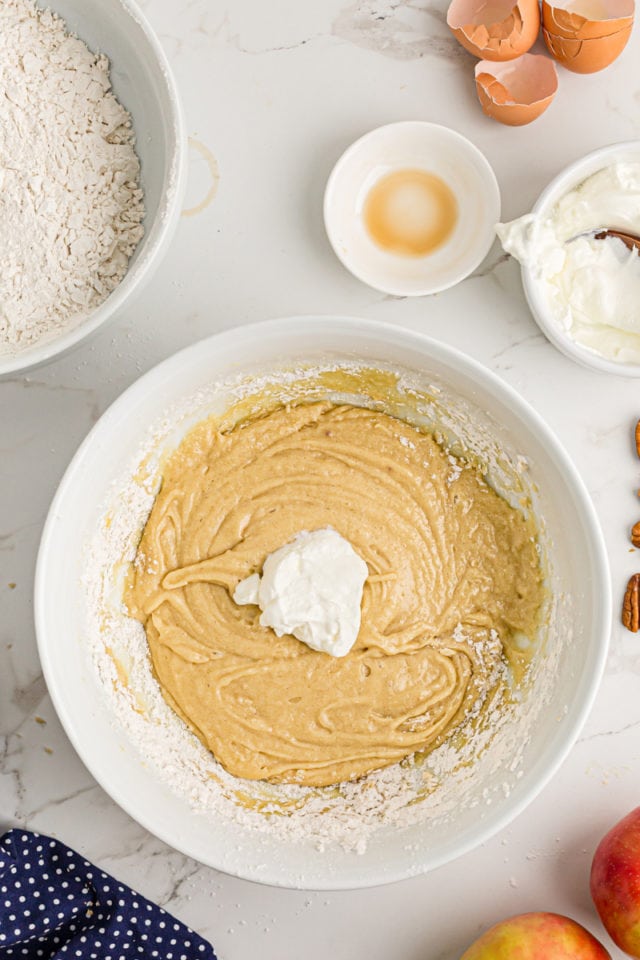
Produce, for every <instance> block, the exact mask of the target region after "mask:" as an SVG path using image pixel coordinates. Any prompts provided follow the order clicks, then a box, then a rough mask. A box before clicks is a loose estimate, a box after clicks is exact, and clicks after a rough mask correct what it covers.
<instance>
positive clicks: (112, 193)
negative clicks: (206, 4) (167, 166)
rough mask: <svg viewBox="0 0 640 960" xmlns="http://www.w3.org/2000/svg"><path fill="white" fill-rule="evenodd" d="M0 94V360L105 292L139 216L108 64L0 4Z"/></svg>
mask: <svg viewBox="0 0 640 960" xmlns="http://www.w3.org/2000/svg"><path fill="white" fill-rule="evenodd" d="M0 90H1V91H2V92H1V94H0V353H15V352H17V351H19V350H20V349H23V348H24V347H27V346H30V345H32V344H33V343H35V342H36V341H38V340H42V339H49V338H51V337H52V336H54V335H56V334H59V333H61V332H63V331H64V330H67V329H70V328H72V327H74V326H77V324H79V323H80V322H81V321H82V320H83V319H85V318H86V317H87V316H88V315H89V314H90V313H91V312H92V311H93V310H94V309H95V308H96V307H98V306H99V305H100V304H101V303H102V301H103V300H105V299H106V297H107V296H108V295H109V293H110V292H111V291H112V290H114V289H115V287H116V286H117V285H118V284H119V283H120V281H121V280H122V279H123V277H124V276H125V274H126V272H127V267H128V263H129V259H130V257H131V256H132V254H133V252H134V250H135V249H136V246H137V245H138V243H139V241H140V240H141V238H142V236H143V227H142V219H143V216H144V206H143V195H142V190H141V189H140V185H139V175H140V164H139V161H138V157H137V155H136V152H135V149H134V135H133V129H132V126H131V117H130V115H129V114H128V112H127V111H126V110H125V109H124V107H122V106H121V104H120V103H119V102H118V101H117V100H116V98H115V96H114V95H113V93H112V92H111V82H110V77H109V61H108V59H107V57H106V56H104V54H94V53H92V52H91V51H90V50H89V49H88V47H87V46H86V44H85V43H83V41H82V40H80V39H78V38H77V37H74V36H71V35H69V33H68V32H67V30H66V26H65V23H64V21H63V20H61V19H60V18H59V17H57V16H56V15H55V14H54V13H52V11H50V10H47V9H43V8H42V7H39V6H36V4H35V2H34V0H2V3H1V4H0Z"/></svg>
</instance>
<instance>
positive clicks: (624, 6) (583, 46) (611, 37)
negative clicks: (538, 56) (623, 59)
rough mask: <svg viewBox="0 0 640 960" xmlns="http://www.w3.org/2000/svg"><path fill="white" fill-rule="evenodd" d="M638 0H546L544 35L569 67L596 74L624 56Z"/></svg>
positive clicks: (547, 42) (574, 70)
mask: <svg viewBox="0 0 640 960" xmlns="http://www.w3.org/2000/svg"><path fill="white" fill-rule="evenodd" d="M633 17H634V0H564V2H563V0H560V2H558V3H553V4H552V3H550V2H548V0H543V4H542V25H543V30H542V33H543V36H544V40H545V43H546V44H547V47H548V48H549V51H550V53H551V54H552V56H554V57H555V59H556V60H557V61H558V62H559V63H561V64H562V65H563V66H564V67H566V68H567V70H572V71H573V72H574V73H595V72H596V71H598V70H603V69H604V68H605V67H608V66H609V64H610V63H613V61H614V60H615V59H616V58H617V57H618V56H620V54H621V53H622V51H623V50H624V48H625V46H626V44H627V41H628V39H629V37H630V36H631V29H632V27H633Z"/></svg>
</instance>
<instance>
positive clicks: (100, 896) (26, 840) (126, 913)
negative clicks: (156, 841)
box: [0, 830, 216, 960]
mask: <svg viewBox="0 0 640 960" xmlns="http://www.w3.org/2000/svg"><path fill="white" fill-rule="evenodd" d="M5 957H15V958H18V960H24V958H27V960H31V958H33V960H36V958H40V957H42V958H47V960H51V958H53V957H55V958H56V960H58V958H60V960H63V958H64V960H147V958H153V960H156V958H157V960H216V955H215V953H214V952H213V948H212V947H211V945H210V944H209V943H207V942H206V940H203V939H202V937H199V936H198V934H197V933H194V932H193V931H192V930H190V929H189V928H188V927H185V925H184V924H183V923H178V921H177V920H175V918H174V917H172V916H170V914H168V913H166V912H165V911H164V910H163V909H162V907H158V906H156V904H154V903H150V902H149V901H148V900H145V898H144V897H141V896H140V894H138V893H135V891H133V890H131V889H130V888H129V887H126V886H125V885H124V884H122V883H118V881H117V880H114V878H113V877H110V876H109V874H108V873H104V872H103V871H102V870H98V868H97V867H94V866H93V865H92V864H91V863H89V861H88V860H85V859H84V858H83V857H81V856H80V855H79V854H78V853H76V852H75V851H74V850H70V849H69V847H66V846H65V845H64V844H63V843H60V841H58V840H52V839H51V838H50V837H45V836H42V835H40V834H37V833H30V832H29V831H25V830H9V831H8V832H7V833H5V834H4V836H3V837H2V838H1V839H0V958H2V960H4V958H5Z"/></svg>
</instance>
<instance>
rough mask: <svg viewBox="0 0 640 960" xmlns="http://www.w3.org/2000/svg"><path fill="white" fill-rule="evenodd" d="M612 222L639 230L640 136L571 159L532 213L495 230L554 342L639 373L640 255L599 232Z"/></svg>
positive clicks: (623, 371)
mask: <svg viewBox="0 0 640 960" xmlns="http://www.w3.org/2000/svg"><path fill="white" fill-rule="evenodd" d="M607 228H609V229H618V230H621V231H623V232H625V233H630V234H640V140H634V141H629V142H625V143H616V144H611V145H609V146H607V147H603V148H601V149H599V150H595V151H594V152H593V153H589V154H587V155H586V156H585V157H582V158H581V159H580V160H577V161H576V162H575V163H572V164H570V165H569V166H568V167H566V168H565V169H564V170H563V171H562V172H561V173H560V174H559V175H558V176H557V177H556V178H555V179H554V180H552V181H551V183H550V184H549V185H548V187H547V188H546V189H545V190H543V192H542V193H541V195H540V197H539V198H538V200H537V202H536V204H535V205H534V207H533V209H532V211H531V213H529V214H526V215H525V216H523V217H520V218H518V219H517V220H514V221H512V222H511V223H507V224H500V225H499V226H498V227H497V232H498V235H499V237H500V240H501V242H502V245H503V247H504V248H505V250H506V251H507V252H508V253H510V254H512V255H513V256H514V257H515V258H516V259H517V260H519V262H520V263H521V265H522V283H523V287H524V292H525V296H526V298H527V302H528V304H529V307H530V309H531V312H532V313H533V316H534V318H535V320H536V322H537V323H538V325H539V327H540V329H541V330H542V332H543V333H544V334H545V336H546V337H547V338H548V339H549V340H550V341H551V343H553V344H554V346H556V347H558V349H559V350H561V351H562V352H563V353H564V354H565V355H566V356H568V357H570V358H571V359H572V360H575V361H576V362H578V363H581V364H582V365H583V366H586V367H590V368H591V369H595V370H600V371H602V372H604V373H613V374H616V375H618V376H626V377H640V256H638V254H637V253H636V252H633V251H630V250H628V249H627V248H626V247H625V245H624V244H623V243H622V241H621V240H617V239H614V238H607V239H606V240H596V239H595V236H594V234H595V233H597V232H598V231H599V230H603V229H607Z"/></svg>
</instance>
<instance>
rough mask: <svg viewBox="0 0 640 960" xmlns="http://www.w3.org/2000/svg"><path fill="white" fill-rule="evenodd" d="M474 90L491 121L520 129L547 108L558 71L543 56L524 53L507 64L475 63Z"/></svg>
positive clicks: (556, 85)
mask: <svg viewBox="0 0 640 960" xmlns="http://www.w3.org/2000/svg"><path fill="white" fill-rule="evenodd" d="M475 75H476V90H477V93H478V99H479V100H480V104H481V106H482V109H483V111H484V112H485V113H486V114H487V116H488V117H491V118H492V119H493V120H498V122H499V123H506V124H507V125H508V126H511V127H519V126H522V125H523V124H525V123H531V121H532V120H535V119H536V118H537V117H539V116H540V114H541V113H544V111H545V110H546V109H547V107H548V106H549V104H550V103H551V101H552V100H553V98H554V96H555V95H556V91H557V89H558V71H557V70H556V66H555V64H554V63H553V61H552V60H549V58H548V57H545V56H544V55H543V54H534V53H525V54H524V56H522V57H519V58H518V59H517V60H511V61H510V62H509V63H491V62H490V61H488V60H481V61H480V63H478V64H476V69H475Z"/></svg>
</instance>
